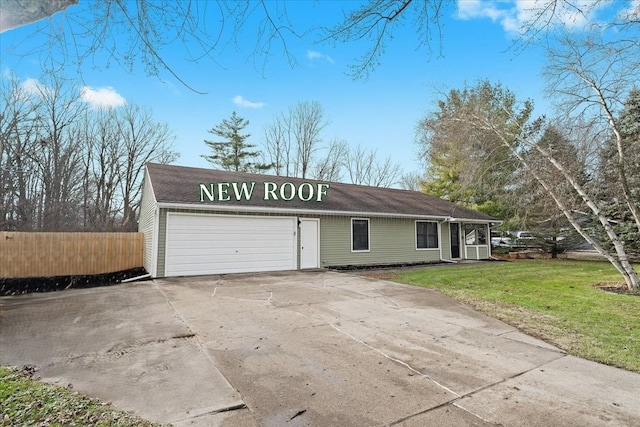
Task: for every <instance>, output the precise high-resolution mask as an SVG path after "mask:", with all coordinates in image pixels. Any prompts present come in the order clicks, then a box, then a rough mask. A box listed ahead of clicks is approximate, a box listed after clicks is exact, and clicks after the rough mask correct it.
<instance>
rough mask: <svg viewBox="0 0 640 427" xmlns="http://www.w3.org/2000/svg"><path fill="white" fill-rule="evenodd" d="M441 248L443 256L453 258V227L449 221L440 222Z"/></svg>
mask: <svg viewBox="0 0 640 427" xmlns="http://www.w3.org/2000/svg"><path fill="white" fill-rule="evenodd" d="M440 248H441V249H442V258H444V259H451V229H450V227H449V223H448V222H443V223H442V224H440Z"/></svg>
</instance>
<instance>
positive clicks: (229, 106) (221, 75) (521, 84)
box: [0, 0, 640, 172]
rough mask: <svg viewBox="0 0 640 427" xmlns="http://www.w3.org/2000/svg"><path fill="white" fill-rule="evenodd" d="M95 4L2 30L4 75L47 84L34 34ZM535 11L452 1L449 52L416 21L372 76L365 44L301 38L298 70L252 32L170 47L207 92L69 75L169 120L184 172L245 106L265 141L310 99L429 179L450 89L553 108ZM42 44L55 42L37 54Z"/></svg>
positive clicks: (329, 135) (89, 70)
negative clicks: (201, 51)
mask: <svg viewBox="0 0 640 427" xmlns="http://www.w3.org/2000/svg"><path fill="white" fill-rule="evenodd" d="M357 3H358V2H356V3H352V2H343V3H342V5H341V3H340V2H320V3H319V4H318V3H315V2H310V1H308V2H307V1H299V2H289V3H288V5H287V9H288V12H289V19H290V20H291V21H292V22H293V23H294V24H295V25H296V26H300V27H305V26H307V25H313V24H318V23H319V24H323V25H324V24H326V25H331V24H333V23H335V22H336V21H337V20H338V19H339V17H340V16H341V15H340V13H341V12H340V10H341V7H344V8H351V7H352V5H353V4H357ZM639 4H640V2H638V0H635V1H634V2H627V1H619V2H615V4H612V5H610V6H607V7H605V8H601V9H598V10H596V11H594V14H593V15H592V16H589V17H587V21H589V20H596V19H598V14H604V13H612V10H617V9H621V8H629V7H640V6H639ZM83 7H86V3H85V2H83V1H82V0H81V1H80V5H78V6H73V7H72V8H70V9H68V10H67V11H66V12H62V13H60V14H58V15H57V16H56V18H55V20H53V21H52V20H45V21H41V22H39V23H36V24H32V25H28V26H25V27H22V28H18V29H14V30H10V31H8V32H5V33H3V34H1V35H0V43H1V49H2V50H1V62H0V65H1V68H2V73H3V76H5V78H6V76H7V75H9V74H13V75H15V76H17V77H18V78H19V79H21V80H24V81H28V79H32V78H38V77H39V76H40V75H41V65H40V61H41V58H42V57H43V53H44V52H46V45H47V40H46V39H44V36H43V35H37V34H36V35H34V28H36V26H38V25H57V24H58V23H60V22H63V23H64V22H65V16H66V15H65V14H80V13H85V12H83V9H82V8H83ZM530 7H531V3H530V2H526V1H501V2H496V1H475V0H461V1H458V2H451V4H450V6H449V7H448V9H447V10H446V11H445V13H444V18H443V20H442V21H441V26H442V27H441V29H442V40H441V45H440V41H439V40H438V39H434V40H433V42H432V49H431V52H429V51H428V50H427V49H425V48H419V47H418V39H417V37H416V34H415V28H414V27H413V26H412V25H410V21H407V25H406V26H405V27H404V28H402V29H401V31H398V32H396V33H395V37H394V40H393V41H392V42H391V43H389V45H388V46H387V49H386V53H385V54H384V55H383V56H382V57H381V58H380V60H381V65H380V66H379V67H377V69H376V70H375V71H373V72H372V73H371V74H370V76H369V78H368V79H366V80H354V79H353V78H351V77H350V76H349V75H347V73H348V72H349V65H350V64H353V63H354V62H355V60H356V59H357V58H358V57H359V56H360V55H361V54H362V53H364V50H363V46H364V45H363V44H339V43H338V44H335V45H334V44H329V43H325V44H314V43H313V42H312V41H313V40H312V39H311V38H310V39H306V40H298V39H291V40H289V43H288V48H289V50H290V52H291V53H292V54H293V55H294V56H295V58H296V60H297V65H296V66H294V67H293V68H292V67H291V66H290V64H289V62H288V61H286V60H285V59H284V58H282V57H281V55H280V54H281V51H280V50H279V49H278V48H274V49H273V50H272V52H271V54H272V56H271V57H269V58H268V59H267V61H266V63H265V64H264V67H263V60H264V57H257V58H255V57H254V58H252V56H251V52H252V50H253V47H254V40H255V33H254V32H251V31H246V32H243V33H241V34H240V36H239V38H238V47H237V48H236V47H235V46H233V45H229V46H227V47H226V48H225V49H224V50H222V51H217V53H216V61H217V63H218V64H216V63H214V62H212V61H210V60H208V59H204V60H202V61H199V62H198V63H194V62H191V61H188V60H186V59H185V56H186V54H185V51H184V48H183V46H182V45H180V44H174V45H171V46H170V47H168V48H166V49H164V50H163V53H162V55H163V59H165V60H166V61H167V62H168V63H169V64H170V65H171V67H172V69H173V70H174V71H175V72H176V73H177V74H178V75H179V76H180V77H181V78H182V79H183V80H185V81H186V82H187V83H188V84H189V85H191V86H192V87H194V88H196V89H197V90H199V91H204V92H207V93H206V94H205V95H200V94H196V93H194V92H192V91H190V90H188V89H187V88H185V87H184V86H182V85H181V84H180V83H179V82H178V81H177V80H176V79H175V78H174V77H173V76H171V75H170V74H169V73H167V72H161V73H160V78H157V77H154V76H147V75H146V74H145V72H144V70H143V68H142V67H141V66H138V67H135V70H134V73H133V74H129V73H127V72H125V71H124V70H123V69H122V68H121V67H119V66H118V65H117V64H111V65H110V66H109V67H108V68H106V67H104V57H102V56H101V55H98V56H96V59H95V61H87V62H85V64H84V65H83V67H82V69H81V70H80V71H81V75H79V74H78V70H77V68H76V67H69V68H68V69H67V70H65V75H66V76H67V77H71V78H74V79H78V83H79V85H80V86H84V93H85V99H86V100H87V102H89V103H93V104H96V105H113V106H116V107H117V106H118V105H120V104H122V103H124V102H127V103H135V104H140V105H145V106H149V107H151V108H152V109H153V112H154V117H155V118H156V120H158V121H161V122H166V123H167V124H168V125H169V127H170V128H171V129H172V130H173V132H174V134H175V135H176V141H175V148H176V150H177V151H178V152H179V153H180V155H181V156H180V159H179V160H178V161H177V163H178V164H181V165H187V166H196V167H209V164H208V163H207V162H206V161H205V160H204V159H202V158H201V157H200V155H201V154H206V153H207V147H206V146H205V144H204V142H203V140H204V139H208V138H209V137H210V134H209V133H207V130H208V129H210V128H212V127H213V126H215V125H216V124H218V123H219V122H220V121H221V120H222V119H224V118H227V117H229V116H230V114H231V112H232V111H234V110H235V111H236V112H237V113H238V114H239V115H240V116H241V117H244V118H246V119H248V120H249V121H250V126H249V127H248V129H247V130H248V132H249V133H251V134H252V137H251V139H250V142H252V143H254V144H257V145H261V144H262V134H263V128H264V126H265V125H267V124H268V123H270V122H271V120H272V119H273V117H274V116H275V115H277V114H278V113H280V112H282V111H285V110H287V109H288V108H289V107H291V106H294V105H295V104H297V103H298V102H300V101H318V102H319V103H320V104H321V105H322V106H323V107H324V112H325V117H326V118H327V119H328V121H329V125H328V126H327V127H326V128H325V130H324V133H323V142H324V144H325V145H327V144H328V143H329V142H330V141H331V140H332V139H333V138H339V139H343V140H345V141H347V142H348V143H349V144H350V145H352V146H356V145H358V144H361V145H363V146H365V147H367V148H369V149H376V150H377V152H378V155H379V157H380V158H383V157H386V156H391V157H392V159H393V160H394V161H395V162H397V163H399V164H401V165H402V168H403V171H405V172H411V171H416V172H419V171H421V165H420V163H419V161H418V159H417V155H416V146H415V143H414V137H415V125H416V123H417V122H418V120H420V119H421V118H422V117H424V115H425V114H426V113H427V112H429V111H430V110H433V109H434V107H435V103H436V101H437V99H439V98H441V97H442V95H441V94H442V93H444V92H446V91H448V90H450V89H455V88H462V87H463V86H464V85H465V84H466V83H469V84H474V83H475V82H477V81H478V80H480V79H485V78H486V79H489V80H490V81H493V82H498V81H499V82H501V83H502V84H503V85H504V86H506V87H508V88H509V89H511V90H512V91H514V92H515V93H516V95H517V96H518V97H519V98H521V99H524V98H532V99H533V100H534V102H535V104H536V112H537V113H539V114H542V113H549V112H550V111H549V109H550V107H549V105H550V103H549V102H548V101H547V100H545V98H544V86H545V82H544V80H543V78H542V76H541V73H542V69H543V66H544V63H545V57H544V50H543V49H541V48H539V47H537V46H535V45H529V46H527V47H526V48H525V49H524V50H523V49H518V48H514V45H513V43H514V38H515V37H517V35H518V31H519V29H520V25H521V24H522V22H524V21H525V20H526V19H527V17H528V8H530ZM563 19H565V24H567V25H569V26H570V27H574V30H575V31H580V27H581V26H582V25H584V23H585V22H584V20H583V19H582V18H580V19H578V20H576V17H575V16H573V17H571V16H569V15H565V16H564V17H563ZM119 43H126V40H125V39H124V38H123V39H122V40H120V41H119ZM30 46H45V47H44V48H42V47H41V48H40V49H36V52H35V53H33V54H30V55H25V54H24V52H25V51H27V50H28V48H29V47H30ZM17 53H19V55H16V54H17ZM254 60H255V61H254Z"/></svg>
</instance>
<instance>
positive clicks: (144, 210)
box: [138, 175, 156, 273]
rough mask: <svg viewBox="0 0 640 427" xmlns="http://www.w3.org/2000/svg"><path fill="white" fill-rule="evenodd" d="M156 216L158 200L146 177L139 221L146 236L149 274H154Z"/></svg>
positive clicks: (144, 254) (145, 249)
mask: <svg viewBox="0 0 640 427" xmlns="http://www.w3.org/2000/svg"><path fill="white" fill-rule="evenodd" d="M155 214H156V200H155V198H154V194H153V189H152V188H151V182H150V181H149V177H148V176H146V175H145V178H144V184H143V188H142V200H141V201H140V217H139V219H138V231H139V232H141V233H142V234H143V235H144V242H143V244H144V252H143V256H144V259H143V265H144V268H146V269H147V272H148V273H153V266H154V263H153V246H154V243H155V242H154V241H153V238H154V231H155V230H154V225H155Z"/></svg>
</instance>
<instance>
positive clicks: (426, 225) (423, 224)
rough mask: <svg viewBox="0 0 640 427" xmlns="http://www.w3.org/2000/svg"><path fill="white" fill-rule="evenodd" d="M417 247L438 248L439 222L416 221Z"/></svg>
mask: <svg viewBox="0 0 640 427" xmlns="http://www.w3.org/2000/svg"><path fill="white" fill-rule="evenodd" d="M416 249H438V224H437V223H436V222H427V221H416Z"/></svg>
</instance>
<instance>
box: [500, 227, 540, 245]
mask: <svg viewBox="0 0 640 427" xmlns="http://www.w3.org/2000/svg"><path fill="white" fill-rule="evenodd" d="M535 240H536V237H535V236H534V235H533V233H531V232H530V231H514V232H509V231H505V232H497V231H492V232H491V246H492V247H494V248H529V247H534V246H536V245H535Z"/></svg>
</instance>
